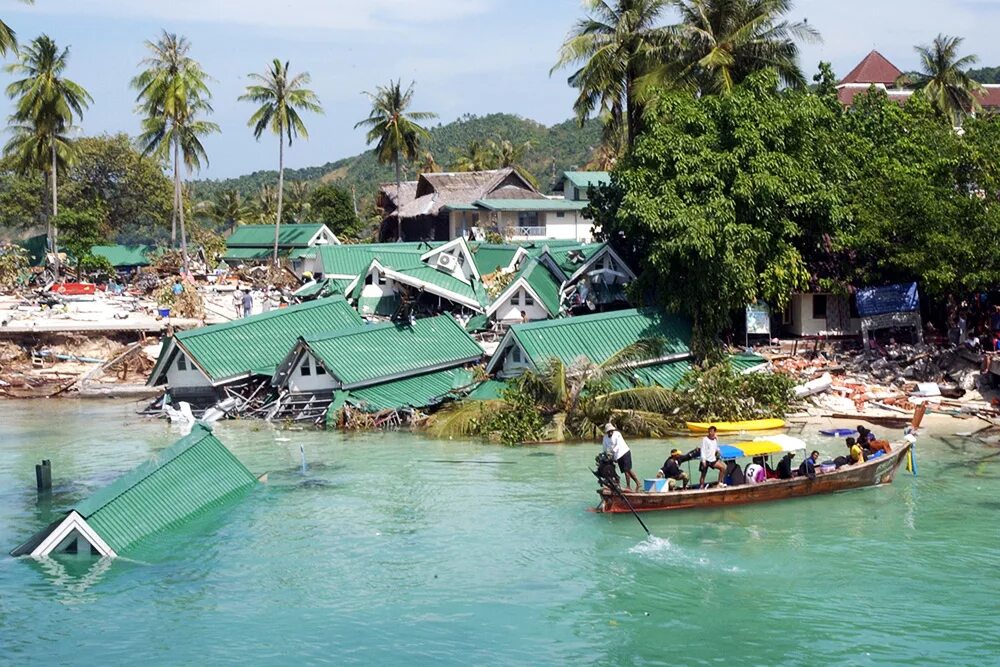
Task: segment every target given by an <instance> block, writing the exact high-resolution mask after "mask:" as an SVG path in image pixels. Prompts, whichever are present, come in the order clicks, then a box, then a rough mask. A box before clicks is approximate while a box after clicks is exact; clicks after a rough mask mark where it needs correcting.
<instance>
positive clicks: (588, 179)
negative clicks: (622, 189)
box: [563, 171, 611, 195]
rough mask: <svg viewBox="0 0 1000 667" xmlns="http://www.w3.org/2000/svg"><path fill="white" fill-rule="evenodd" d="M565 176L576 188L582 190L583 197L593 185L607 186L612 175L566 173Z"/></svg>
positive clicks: (579, 172) (594, 172)
mask: <svg viewBox="0 0 1000 667" xmlns="http://www.w3.org/2000/svg"><path fill="white" fill-rule="evenodd" d="M563 176H564V177H565V178H566V180H567V181H569V183H570V184H571V185H573V186H574V187H577V188H580V190H581V192H580V194H581V195H583V194H584V193H585V192H586V191H587V188H588V187H590V186H591V185H593V186H594V187H597V186H599V185H607V184H608V183H610V182H611V174H609V173H608V172H606V171H564V172H563Z"/></svg>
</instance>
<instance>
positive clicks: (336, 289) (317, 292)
mask: <svg viewBox="0 0 1000 667" xmlns="http://www.w3.org/2000/svg"><path fill="white" fill-rule="evenodd" d="M351 282H352V280H351V279H350V278H324V279H322V280H318V281H316V282H314V283H311V284H306V285H303V286H302V287H300V288H298V289H297V290H295V291H294V292H292V294H293V295H294V296H297V297H299V298H300V299H312V298H317V297H324V296H333V295H335V294H340V295H343V294H344V291H345V290H346V289H347V286H348V285H350V284H351Z"/></svg>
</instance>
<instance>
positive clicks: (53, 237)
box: [49, 138, 60, 280]
mask: <svg viewBox="0 0 1000 667" xmlns="http://www.w3.org/2000/svg"><path fill="white" fill-rule="evenodd" d="M51 153H52V217H50V218H49V247H51V248H52V256H53V257H54V260H53V265H54V270H55V274H56V280H58V279H59V268H60V267H59V245H58V244H59V229H58V227H56V216H57V215H59V194H58V177H57V176H56V169H57V165H58V162H57V160H56V142H55V138H53V140H52V146H51Z"/></svg>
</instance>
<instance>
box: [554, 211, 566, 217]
mask: <svg viewBox="0 0 1000 667" xmlns="http://www.w3.org/2000/svg"><path fill="white" fill-rule="evenodd" d="M556 217H557V218H565V217H566V211H556Z"/></svg>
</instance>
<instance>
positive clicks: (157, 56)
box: [131, 31, 220, 271]
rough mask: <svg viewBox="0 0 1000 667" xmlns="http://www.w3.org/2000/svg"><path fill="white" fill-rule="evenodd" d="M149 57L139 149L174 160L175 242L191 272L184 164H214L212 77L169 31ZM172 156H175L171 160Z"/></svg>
mask: <svg viewBox="0 0 1000 667" xmlns="http://www.w3.org/2000/svg"><path fill="white" fill-rule="evenodd" d="M146 47H147V48H148V49H149V51H150V55H149V57H147V58H145V59H143V60H142V62H140V66H144V67H145V68H146V69H144V70H143V71H141V72H140V73H139V74H138V75H136V76H135V78H133V79H132V84H131V85H132V88H134V89H135V90H137V91H138V95H137V97H136V101H137V102H139V110H140V111H141V112H142V113H143V114H144V115H145V118H144V119H143V121H142V130H143V131H142V134H141V135H140V136H139V145H140V146H141V147H142V150H143V152H144V153H145V154H147V155H149V154H153V155H156V156H157V157H159V158H161V159H172V160H173V171H174V206H173V216H172V221H171V231H170V242H171V245H175V244H176V243H177V228H178V226H180V231H181V257H182V259H183V262H184V270H185V271H187V269H188V255H187V234H186V231H185V228H184V205H183V204H184V197H183V189H182V187H181V163H182V162H183V164H184V166H185V167H186V168H187V169H188V171H189V172H191V171H193V170H196V169H200V168H201V163H202V161H203V160H204V162H205V163H206V164H207V163H208V155H207V153H206V151H205V147H204V146H203V145H202V143H201V137H202V136H204V135H207V134H211V133H214V132H219V131H220V130H219V126H218V125H216V124H215V123H212V122H209V121H206V120H201V119H200V118H199V115H201V114H209V113H211V112H212V106H211V104H209V100H210V99H211V97H212V93H211V91H209V89H208V78H209V77H208V75H207V74H206V73H205V71H204V70H203V69H202V68H201V65H200V64H199V63H198V61H197V60H195V59H193V58H191V56H190V55H188V54H189V52H190V50H191V43H190V42H188V40H187V39H186V38H185V37H178V36H177V35H175V34H173V33H168V32H166V31H163V33H162V35H161V36H160V39H159V40H158V41H156V42H155V43H154V42H150V41H147V42H146ZM171 153H172V155H171Z"/></svg>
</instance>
